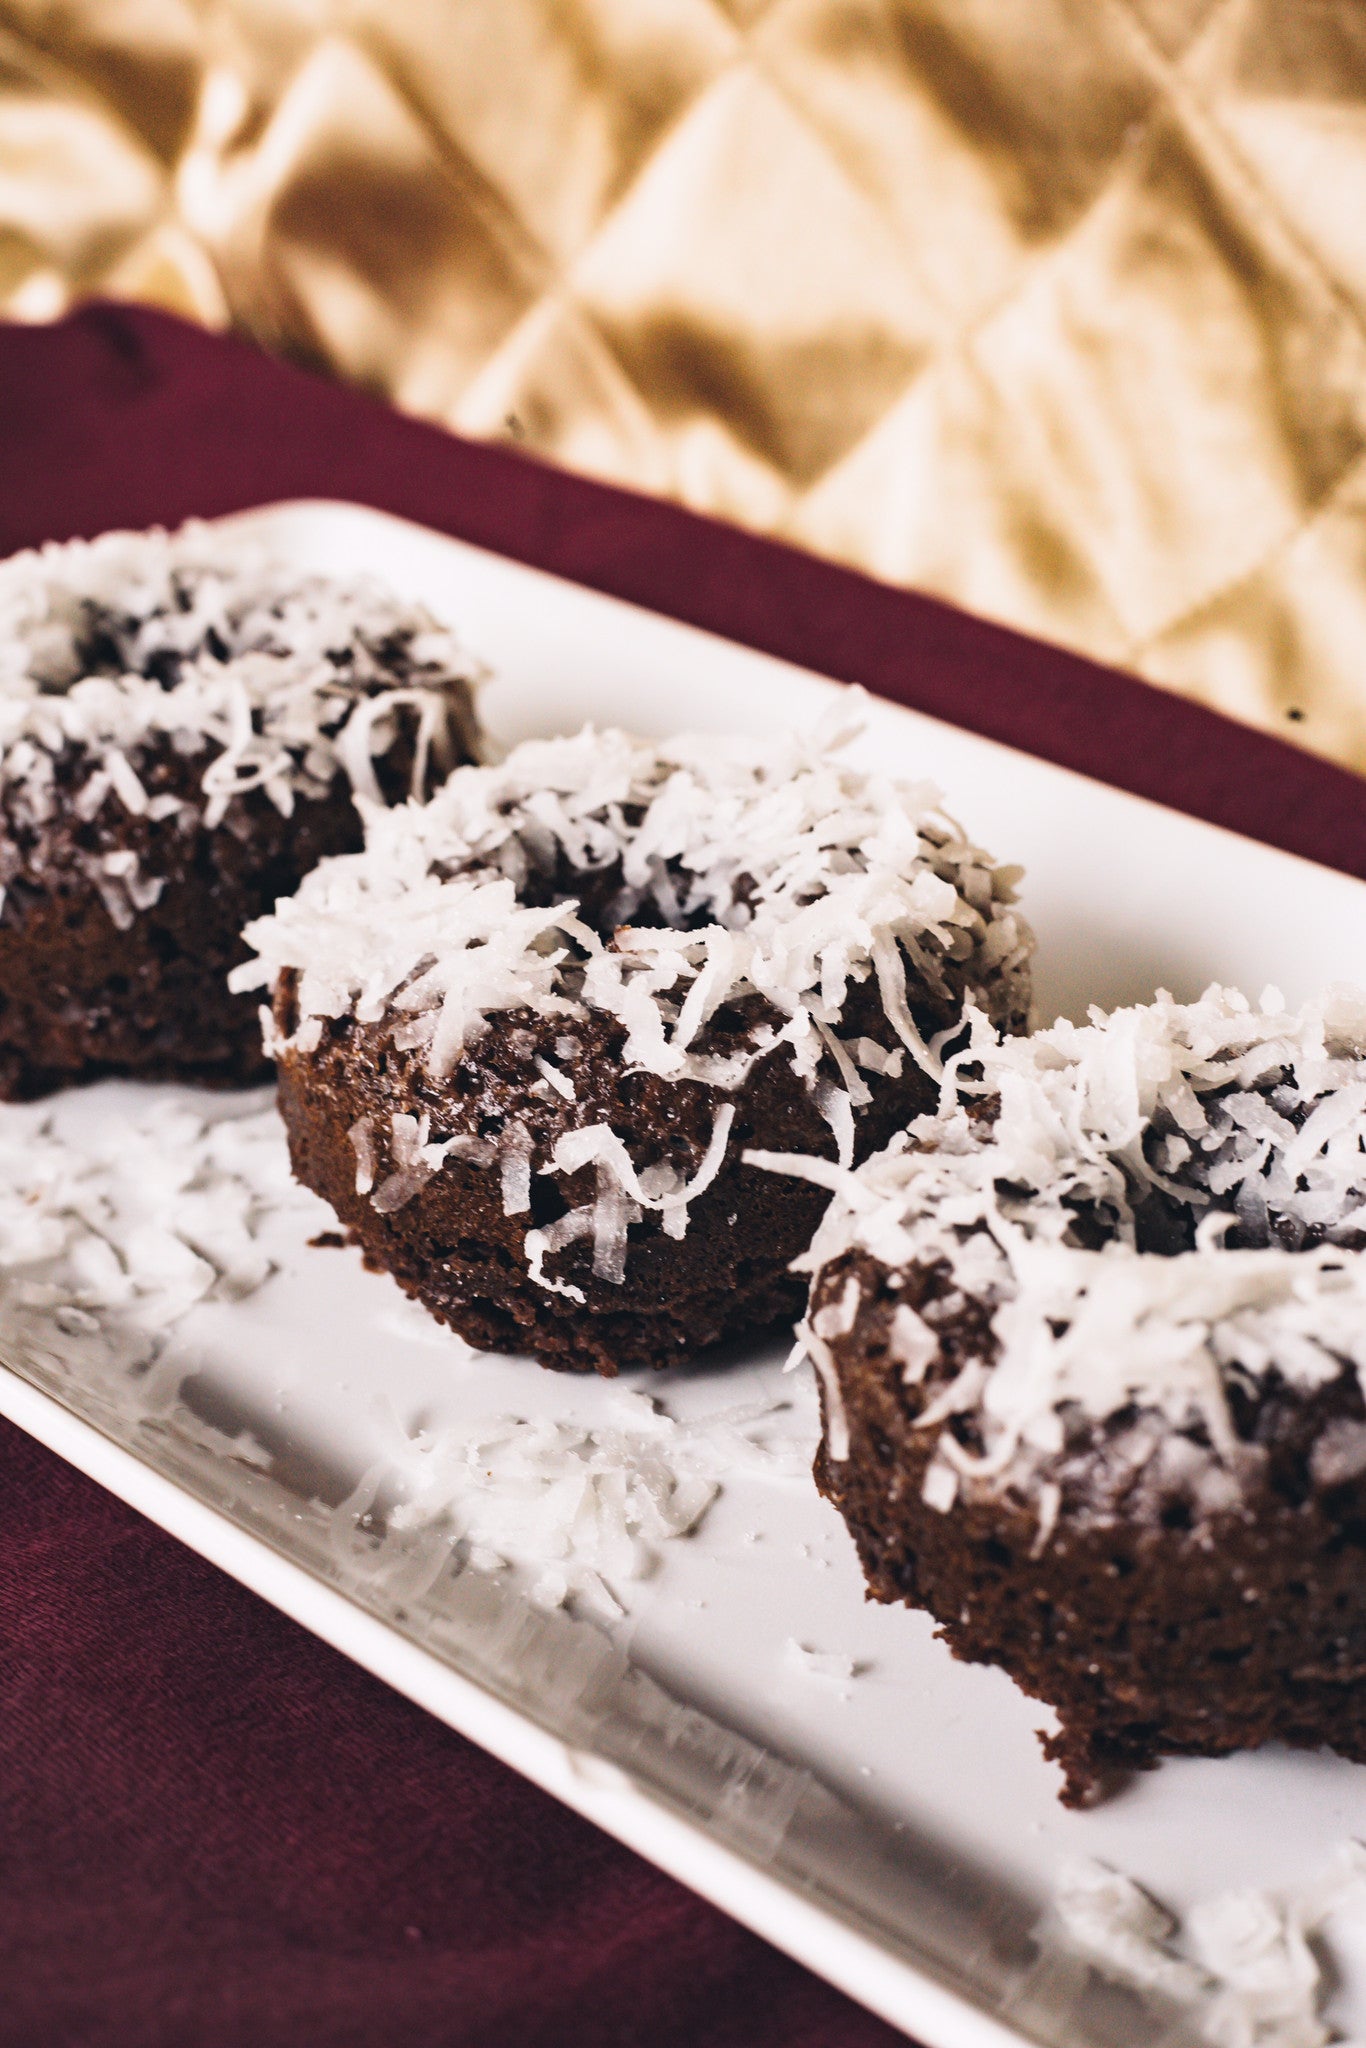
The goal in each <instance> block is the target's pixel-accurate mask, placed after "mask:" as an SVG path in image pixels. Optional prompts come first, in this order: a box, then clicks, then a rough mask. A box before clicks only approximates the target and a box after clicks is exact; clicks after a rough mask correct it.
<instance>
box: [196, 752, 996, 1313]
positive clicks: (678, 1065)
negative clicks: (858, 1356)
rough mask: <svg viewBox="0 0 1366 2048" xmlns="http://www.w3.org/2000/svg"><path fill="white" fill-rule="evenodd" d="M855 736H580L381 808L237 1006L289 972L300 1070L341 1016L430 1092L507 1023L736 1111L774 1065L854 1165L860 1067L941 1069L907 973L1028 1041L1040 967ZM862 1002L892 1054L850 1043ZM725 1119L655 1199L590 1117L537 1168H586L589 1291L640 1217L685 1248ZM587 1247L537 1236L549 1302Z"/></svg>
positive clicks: (538, 1082)
mask: <svg viewBox="0 0 1366 2048" xmlns="http://www.w3.org/2000/svg"><path fill="white" fill-rule="evenodd" d="M849 736H850V733H849V731H847V730H843V731H835V732H823V731H817V732H816V733H815V734H814V735H809V736H807V737H804V738H794V739H789V740H787V741H784V742H780V743H776V744H769V745H759V744H758V743H754V742H740V741H737V740H733V739H730V740H726V739H720V738H717V737H705V736H703V737H683V738H679V739H675V740H671V741H668V742H665V743H659V742H654V741H647V740H642V739H636V738H633V737H631V736H630V735H628V734H626V733H622V732H597V731H594V730H592V729H585V730H584V731H583V732H580V733H579V734H577V735H575V736H574V737H572V738H565V739H553V740H536V741H528V742H527V743H525V744H524V745H522V746H520V747H518V748H516V749H515V751H514V752H513V753H512V754H510V755H509V756H508V758H507V760H506V761H504V762H503V763H502V764H501V765H499V766H497V767H486V768H462V769H457V770H456V772H455V773H454V774H453V775H452V776H451V777H450V778H449V780H448V781H447V782H446V784H445V785H444V787H443V788H442V789H441V790H440V791H439V792H438V793H437V795H436V796H435V797H434V798H433V799H432V801H431V802H430V803H428V804H426V805H424V806H418V805H411V804H410V805H407V806H404V807H401V808H398V809H395V810H392V811H387V812H378V811H374V812H371V813H370V814H369V815H368V816H367V821H366V849H365V851H364V853H362V854H357V855H353V856H345V857H342V858H340V859H335V860H330V861H325V862H323V863H322V865H321V866H320V867H319V868H317V869H316V870H315V871H314V872H313V873H312V874H311V875H310V876H308V877H307V878H306V880H305V881H304V883H303V885H302V886H301V888H300V889H299V891H298V893H297V894H296V895H295V896H293V897H291V898H289V899H288V900H286V901H283V902H281V903H279V904H278V905H277V906H276V909H275V911H274V913H273V915H271V916H269V917H265V918H260V919H258V920H257V921H256V922H255V923H254V924H252V925H250V926H249V927H248V930H247V940H248V943H249V944H250V945H251V946H252V947H253V948H254V949H255V952H256V954H257V958H256V960H255V961H253V962H249V963H248V964H246V965H245V966H243V967H241V968H239V969H237V970H236V971H235V973H234V975H233V978H232V986H233V987H234V988H236V989H246V988H256V987H261V986H271V985H274V983H275V982H276V980H277V978H278V977H279V976H280V975H281V974H282V973H283V972H285V971H287V970H289V971H291V972H292V973H293V974H294V975H295V976H296V987H295V1001H296V1003H297V1013H298V1019H299V1022H298V1026H297V1029H296V1031H295V1035H294V1038H293V1039H292V1040H291V1041H286V1042H285V1043H286V1046H288V1045H290V1044H292V1045H293V1046H294V1048H295V1049H297V1050H300V1051H302V1050H305V1049H306V1047H307V1044H308V1042H309V1041H308V1039H307V1037H306V1035H305V1034H307V1033H308V1032H309V1031H310V1029H316V1028H317V1026H318V1024H319V1020H322V1019H331V1018H337V1017H344V1016H353V1017H355V1018H356V1019H357V1020H358V1021H360V1022H362V1023H368V1024H377V1025H381V1026H383V1027H384V1029H386V1030H387V1031H389V1032H391V1033H392V1035H393V1037H394V1040H395V1042H396V1043H401V1044H402V1045H403V1046H405V1047H410V1048H417V1047H420V1048H421V1052H422V1058H423V1061H424V1064H425V1066H426V1068H427V1070H428V1072H429V1074H430V1075H431V1076H432V1077H433V1078H434V1079H436V1080H438V1081H441V1080H445V1079H448V1078H449V1076H450V1075H451V1073H452V1071H453V1069H454V1067H455V1065H456V1063H457V1061H458V1060H459V1059H460V1057H461V1055H462V1053H463V1052H464V1050H465V1049H466V1048H467V1047H469V1046H472V1045H474V1044H475V1043H477V1041H478V1040H479V1038H480V1037H481V1035H482V1034H483V1032H484V1031H485V1030H486V1029H487V1026H488V1021H489V1018H490V1017H491V1016H492V1015H495V1014H498V1013H507V1012H510V1011H522V1012H531V1013H533V1014H534V1015H535V1016H538V1017H548V1018H554V1019H557V1020H559V1019H563V1021H564V1024H565V1026H566V1027H572V1025H573V1024H574V1022H575V1021H576V1020H583V1019H585V1018H587V1017H588V1016H590V1015H591V1014H592V1013H595V1012H596V1013H598V1014H599V1015H607V1016H610V1017H612V1018H614V1019H615V1020H617V1022H618V1023H619V1024H620V1025H621V1027H622V1028H623V1030H624V1033H625V1045H624V1050H623V1061H624V1064H625V1065H626V1066H627V1067H628V1068H634V1069H642V1070H644V1071H645V1072H647V1073H650V1074H654V1075H658V1076H660V1077H661V1078H663V1079H665V1080H670V1081H688V1082H695V1083H701V1084H703V1085H705V1086H707V1087H709V1088H711V1089H714V1090H716V1091H718V1092H719V1093H721V1094H722V1095H725V1094H733V1093H734V1091H735V1090H736V1089H738V1088H739V1087H740V1086H741V1085H742V1084H743V1083H744V1081H745V1079H746V1076H747V1075H748V1074H749V1072H750V1071H751V1069H752V1068H753V1066H754V1065H755V1063H756V1061H757V1060H758V1059H759V1058H760V1057H762V1056H763V1055H764V1054H766V1053H772V1052H773V1051H774V1050H775V1049H778V1048H786V1049H787V1051H788V1054H789V1056H790V1058H791V1060H792V1063H793V1066H794V1068H795V1070H796V1072H797V1073H798V1074H799V1075H800V1076H801V1078H802V1079H803V1081H804V1082H805V1084H806V1085H807V1086H808V1088H810V1089H811V1091H812V1092H813V1094H814V1096H815V1099H816V1102H817V1104H818V1106H819V1108H820V1111H821V1113H822V1115H823V1116H824V1117H825V1118H826V1120H827V1121H828V1122H829V1124H830V1126H831V1129H832V1131H833V1133H834V1135H835V1138H836V1143H837V1150H838V1154H839V1157H840V1158H841V1159H842V1160H843V1161H844V1162H845V1163H846V1164H847V1163H848V1162H849V1161H850V1160H851V1159H852V1156H853V1142H854V1112H855V1109H856V1108H857V1107H860V1106H861V1105H863V1104H865V1103H866V1102H867V1101H868V1100H869V1099H870V1098H869V1091H868V1087H867V1084H866V1082H865V1081H864V1080H863V1078H862V1075H861V1072H860V1068H861V1067H862V1068H866V1069H867V1070H869V1071H872V1072H877V1071H879V1070H881V1071H882V1072H884V1073H896V1072H897V1071H899V1063H900V1059H901V1057H902V1056H904V1055H905V1054H909V1055H910V1057H911V1058H912V1059H913V1060H915V1061H916V1062H918V1063H919V1065H920V1066H921V1067H922V1068H924V1069H925V1070H926V1071H927V1072H929V1073H931V1074H934V1075H938V1074H939V1073H940V1071H941V1065H940V1042H939V1040H936V1043H935V1044H927V1043H926V1042H925V1039H924V1037H923V1036H922V1034H921V1032H920V1031H919V1029H918V1028H917V1026H916V1024H915V1021H914V1019H913V1017H912V1014H911V1008H910V1005H909V1003H908V1000H907V993H906V985H907V976H908V973H909V974H910V975H911V976H912V978H913V980H914V981H915V983H916V984H917V985H919V986H921V987H922V988H923V990H924V992H925V994H926V996H927V997H928V998H930V999H933V1000H935V1001H937V1002H938V1003H940V1004H941V1005H942V1006H943V1008H944V1013H945V1014H946V1015H947V1016H949V1017H951V1018H952V1019H953V1020H954V1022H955V1023H956V1020H957V1016H958V1014H959V1008H960V1005H961V1001H962V999H963V997H964V994H966V995H967V996H968V997H970V998H971V999H972V1000H974V1001H976V1002H978V1003H979V1004H981V1005H982V1006H983V1007H984V1008H985V1010H986V1011H987V1012H988V1013H989V1014H990V1015H991V1016H992V1017H993V1018H996V1019H998V1020H1000V1021H1001V1022H1002V1023H1011V1024H1018V1023H1019V1022H1021V1021H1022V1020H1023V1017H1024V1013H1025V1011H1026V1009H1027V1003H1028V995H1027V987H1028V964H1029V956H1030V952H1031V950H1032V945H1033V940H1032V936H1031V934H1030V932H1029V929H1028V927H1027V925H1026V924H1025V923H1024V921H1023V920H1022V919H1021V918H1020V916H1019V915H1018V913H1017V912H1016V911H1015V910H1014V909H1013V908H1012V907H1011V906H1012V904H1013V899H1014V885H1015V883H1016V881H1017V879H1018V870H1015V869H1007V868H1001V867H998V866H996V865H995V864H994V863H993V862H992V861H991V860H990V859H989V857H988V856H987V855H986V854H984V853H983V852H981V850H980V849H979V848H977V847H975V846H973V845H971V844H970V843H969V842H968V841H966V840H965V839H964V837H963V836H962V834H961V832H960V831H959V828H958V827H957V826H956V825H954V823H953V822H952V820H951V819H949V818H948V817H947V816H946V814H945V813H944V811H943V809H942V808H941V804H940V799H939V795H938V792H937V791H936V790H935V789H933V788H932V787H931V786H930V785H929V784H927V783H919V784H906V783H901V782H895V781H892V780H890V779H888V778H887V777H884V776H880V775H874V774H868V773H864V772H863V771H860V770H857V769H854V768H852V767H849V766H848V765H846V764H844V763H842V762H840V761H839V760H838V759H837V758H836V751H837V748H838V746H839V745H840V744H843V742H844V740H845V739H847V738H848V737H849ZM864 982H868V983H871V984H872V985H873V986H874V987H875V988H876V989H877V991H878V992H879V996H880V1000H881V1005H882V1010H883V1014H884V1016H885V1019H886V1021H887V1024H888V1026H889V1036H890V1037H891V1038H892V1039H893V1041H894V1049H891V1050H889V1049H888V1048H885V1047H880V1046H877V1045H876V1044H875V1043H874V1041H872V1040H870V1039H868V1038H867V1037H866V1036H865V1037H860V1038H858V1039H856V1040H853V1041H852V1042H851V1044H850V1045H849V1046H845V1045H844V1044H843V1042H842V1041H841V1039H840V1037H839V1034H838V1026H839V1023H840V1020H841V1017H842V1014H843V1012H844V1009H845V1007H846V1005H847V1003H848V1001H849V997H850V994H851V991H852V990H853V988H854V987H855V986H856V985H858V984H860V983H864ZM755 999H758V1001H759V1007H760V1010H761V1012H762V1014H761V1017H760V1020H759V1021H758V1022H755V1023H752V1024H751V1025H750V1027H749V1028H747V1029H745V1030H744V1031H742V1032H740V1033H739V1034H738V1037H739V1049H738V1050H736V1049H734V1047H735V1043H736V1039H735V1036H734V1035H733V1036H732V1037H730V1038H728V1039H727V1040H726V1049H724V1050H719V1051H718V1050H717V1049H716V1038H715V1034H710V1035H709V1032H708V1027H709V1025H710V1024H711V1022H712V1020H713V1019H715V1018H716V1016H717V1013H718V1012H720V1011H722V1010H723V1009H725V1008H726V1007H727V1006H733V1005H735V1004H737V1003H749V1004H750V1005H751V1006H752V1005H753V1004H754V1002H755ZM950 1028H952V1026H951V1027H950ZM944 1035H947V1034H944ZM574 1043H575V1041H574V1039H573V1037H572V1035H571V1033H570V1031H569V1030H568V1029H566V1031H565V1032H564V1033H562V1034H561V1035H560V1036H559V1037H558V1038H557V1040H556V1044H557V1045H558V1044H564V1045H565V1046H566V1047H568V1048H569V1051H568V1052H567V1053H566V1054H565V1055H564V1056H565V1057H570V1058H572V1056H573V1047H574ZM528 1088H529V1089H531V1090H533V1091H536V1090H539V1091H540V1093H539V1099H541V1100H549V1099H550V1097H551V1095H552V1093H553V1095H555V1096H557V1097H558V1098H560V1099H561V1100H563V1101H565V1102H567V1103H569V1104H570V1105H571V1106H572V1105H573V1104H574V1102H575V1101H576V1092H575V1089H574V1084H573V1081H572V1079H571V1078H570V1076H569V1075H567V1074H565V1073H564V1072H563V1071H562V1070H560V1069H558V1068H555V1067H552V1066H550V1064H549V1063H548V1062H547V1061H546V1060H545V1059H544V1057H542V1056H540V1054H539V1052H538V1053H537V1054H536V1056H535V1059H534V1064H531V1065H529V1067H528ZM730 1114H731V1111H730V1107H729V1105H722V1106H721V1107H720V1108H719V1109H718V1112H717V1116H716V1121H715V1124H714V1126H713V1132H712V1139H711V1143H710V1144H709V1146H708V1147H707V1150H706V1152H705V1153H704V1155H703V1156H702V1157H701V1159H700V1160H697V1161H696V1162H695V1165H694V1167H693V1169H692V1170H691V1175H690V1177H688V1178H687V1179H686V1180H681V1179H680V1178H679V1177H678V1169H677V1168H674V1169H669V1168H667V1167H666V1168H664V1169H662V1170H661V1169H659V1168H654V1169H651V1171H652V1172H654V1173H655V1174H656V1175H657V1176H658V1179H657V1183H656V1184H653V1185H649V1184H647V1179H646V1174H645V1172H644V1171H638V1170H637V1168H636V1167H635V1165H634V1164H633V1162H632V1160H631V1159H630V1157H629V1156H628V1154H627V1151H626V1147H625V1145H624V1144H623V1143H622V1141H621V1139H620V1138H619V1137H616V1136H615V1135H614V1134H613V1133H612V1132H611V1131H610V1130H609V1129H608V1128H607V1126H606V1125H601V1124H599V1125H593V1124H591V1123H588V1122H585V1124H584V1125H583V1127H582V1128H579V1129H574V1130H571V1131H570V1132H568V1133H567V1134H566V1135H565V1136H563V1137H561V1138H560V1140H559V1142H558V1144H557V1146H556V1148H555V1156H554V1159H553V1160H552V1161H546V1160H539V1161H537V1162H535V1163H534V1164H533V1165H531V1166H530V1167H529V1168H528V1170H529V1171H533V1172H542V1173H543V1172H547V1171H551V1170H554V1171H557V1172H560V1173H571V1172H573V1171H575V1170H577V1169H579V1168H581V1167H583V1166H585V1165H587V1164H589V1163H590V1162H591V1163H594V1164H595V1165H596V1167H597V1169H598V1179H599V1195H598V1207H597V1212H596V1214H595V1216H594V1220H593V1228H592V1233H591V1234H592V1236H593V1240H594V1270H595V1272H596V1273H597V1274H598V1275H599V1276H600V1277H605V1278H608V1279H611V1278H613V1277H618V1276H619V1275H620V1273H621V1271H622V1270H623V1258H624V1247H625V1241H626V1240H625V1232H626V1231H628V1230H629V1229H630V1227H631V1225H632V1223H633V1222H634V1221H635V1220H637V1218H638V1217H639V1216H640V1215H641V1214H645V1213H648V1212H650V1211H654V1212H656V1213H657V1214H658V1215H659V1217H660V1227H661V1228H663V1229H664V1230H665V1231H666V1232H668V1233H669V1234H670V1235H673V1236H682V1235H683V1234H684V1232H685V1231H686V1228H687V1214H688V1205H689V1203H690V1202H692V1201H694V1200H695V1199H696V1198H697V1196H698V1195H699V1194H701V1193H702V1192H703V1191H704V1189H705V1188H706V1187H707V1186H709V1185H710V1184H711V1182H712V1181H713V1180H714V1179H715V1178H716V1176H717V1174H718V1173H719V1172H720V1171H721V1168H722V1166H723V1164H724V1160H725V1154H726V1144H727V1133H728V1129H729V1122H730ZM520 1142H521V1141H520V1140H513V1139H511V1138H509V1140H508V1142H507V1145H506V1146H505V1149H504V1151H503V1155H502V1171H503V1189H504V1207H505V1210H506V1213H507V1214H509V1215H513V1214H517V1213H520V1212H521V1211H522V1210H524V1209H526V1208H527V1207H528V1206H529V1202H530V1196H529V1188H528V1183H527V1180H526V1177H525V1174H524V1167H525V1166H526V1165H527V1162H526V1161H524V1159H523V1157H522V1155H521V1153H520V1152H519V1151H517V1150H516V1149H515V1147H516V1146H517V1145H518V1144H520ZM670 1171H672V1172H673V1174H674V1176H675V1179H674V1183H673V1184H670V1183H669V1181H668V1178H667V1176H668V1174H669V1173H670ZM566 1232H567V1233H568V1234H566ZM587 1234H589V1233H588V1231H587V1229H586V1227H581V1219H580V1220H578V1221H576V1222H574V1223H573V1224H572V1225H571V1224H570V1223H569V1220H568V1219H565V1227H564V1230H562V1231H561V1232H560V1234H559V1235H558V1237H554V1238H552V1237H551V1236H550V1235H549V1233H548V1232H547V1231H533V1232H532V1233H530V1235H529V1238H528V1243H527V1254H528V1258H529V1260H530V1261H531V1268H532V1272H533V1275H534V1276H535V1277H536V1278H538V1279H540V1280H541V1281H542V1284H545V1285H549V1284H551V1283H550V1281H549V1279H548V1278H547V1276H545V1274H544V1270H543V1262H544V1259H545V1258H546V1256H547V1255H548V1254H549V1253H550V1252H551V1251H552V1250H554V1249H555V1248H556V1247H557V1246H562V1245H563V1244H565V1243H568V1242H571V1241H573V1239H574V1238H575V1237H582V1236H585V1235H587ZM561 1291H566V1290H564V1289H563V1288H562V1290H561Z"/></svg>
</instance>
